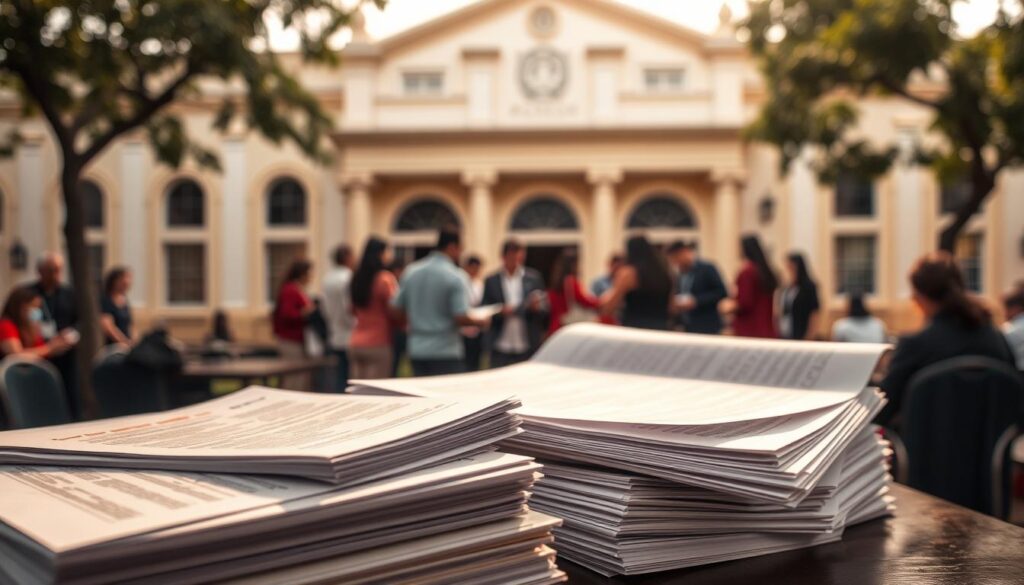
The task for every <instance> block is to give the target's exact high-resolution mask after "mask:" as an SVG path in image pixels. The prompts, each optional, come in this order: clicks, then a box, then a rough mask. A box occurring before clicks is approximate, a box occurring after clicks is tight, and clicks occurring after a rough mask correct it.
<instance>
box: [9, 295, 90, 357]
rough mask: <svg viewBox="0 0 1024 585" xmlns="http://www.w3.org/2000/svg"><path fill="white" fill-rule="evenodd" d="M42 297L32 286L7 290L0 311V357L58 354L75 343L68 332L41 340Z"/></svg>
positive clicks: (51, 355) (49, 355)
mask: <svg viewBox="0 0 1024 585" xmlns="http://www.w3.org/2000/svg"><path fill="white" fill-rule="evenodd" d="M42 320H43V298H42V297H41V296H39V293H38V292H36V290H35V289H33V288H31V287H27V286H19V287H17V288H15V289H14V290H12V291H11V294H10V295H8V296H7V301H6V302H5V303H4V308H3V313H2V314H0V356H9V355H25V356H35V357H41V358H48V357H53V356H58V355H60V354H62V353H65V352H67V351H68V350H69V349H71V348H72V347H73V346H74V345H75V337H74V335H73V334H72V333H71V332H70V331H61V332H60V333H58V334H57V335H54V336H53V339H51V340H49V341H46V340H45V339H43V334H42V330H41V328H40V325H39V323H40V322H41V321H42Z"/></svg>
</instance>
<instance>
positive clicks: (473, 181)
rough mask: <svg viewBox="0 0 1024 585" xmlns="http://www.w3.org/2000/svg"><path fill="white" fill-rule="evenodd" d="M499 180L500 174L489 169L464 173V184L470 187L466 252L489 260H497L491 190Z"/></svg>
mask: <svg viewBox="0 0 1024 585" xmlns="http://www.w3.org/2000/svg"><path fill="white" fill-rule="evenodd" d="M497 179H498V173H496V172H495V171H494V170H489V169H476V170H470V171H464V172H463V173H462V182H463V183H464V184H465V185H466V186H467V187H469V226H468V227H469V229H468V230H467V231H468V233H467V234H466V244H467V245H466V250H467V251H468V252H470V253H473V254H477V255H479V256H482V257H484V258H486V259H488V260H491V259H496V258H497V255H496V252H495V250H494V249H493V248H494V246H495V244H494V242H493V241H492V239H493V238H492V237H491V235H492V233H491V223H492V221H493V217H494V213H493V211H492V201H491V189H492V188H493V187H494V184H495V182H496V181H497Z"/></svg>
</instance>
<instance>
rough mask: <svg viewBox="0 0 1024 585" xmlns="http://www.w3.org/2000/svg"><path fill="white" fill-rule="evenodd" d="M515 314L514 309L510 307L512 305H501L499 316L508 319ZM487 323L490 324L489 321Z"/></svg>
mask: <svg viewBox="0 0 1024 585" xmlns="http://www.w3.org/2000/svg"><path fill="white" fill-rule="evenodd" d="M515 312H516V308H515V307H514V306H512V305H503V306H502V307H501V314H502V315H504V316H505V317H508V316H510V315H512V314H513V313H515ZM488 322H490V319H488Z"/></svg>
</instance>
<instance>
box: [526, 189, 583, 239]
mask: <svg viewBox="0 0 1024 585" xmlns="http://www.w3.org/2000/svg"><path fill="white" fill-rule="evenodd" d="M509 229H510V230H512V231H561V230H577V229H579V222H578V221H577V220H576V214H574V213H573V212H572V210H571V209H569V207H568V206H566V205H565V204H564V203H562V202H561V201H559V200H558V199H555V198H554V197H552V196H550V195H541V196H539V197H535V198H533V199H530V200H529V201H527V202H525V203H523V204H522V205H520V206H519V209H516V212H515V213H514V214H512V221H511V222H510V224H509Z"/></svg>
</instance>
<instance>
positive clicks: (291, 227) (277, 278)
mask: <svg viewBox="0 0 1024 585" xmlns="http://www.w3.org/2000/svg"><path fill="white" fill-rule="evenodd" d="M266 197H267V198H266V208H267V209H266V222H267V230H266V231H265V232H264V241H263V252H264V254H263V257H264V263H263V275H264V278H263V281H264V287H265V292H266V294H265V298H266V300H267V302H268V303H273V302H274V299H275V298H276V297H277V292H278V289H279V288H280V286H281V280H282V279H283V278H284V275H285V272H287V270H288V267H289V266H291V264H292V262H294V261H295V260H296V259H298V258H305V257H307V256H308V252H309V247H310V246H309V242H310V239H311V237H310V231H309V221H308V219H309V214H308V208H309V203H308V202H309V197H307V195H306V189H305V188H304V187H303V186H302V183H300V182H299V181H298V180H296V179H294V178H293V177H288V176H283V177H277V178H276V179H274V180H273V181H271V182H270V183H269V184H268V185H267V190H266Z"/></svg>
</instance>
